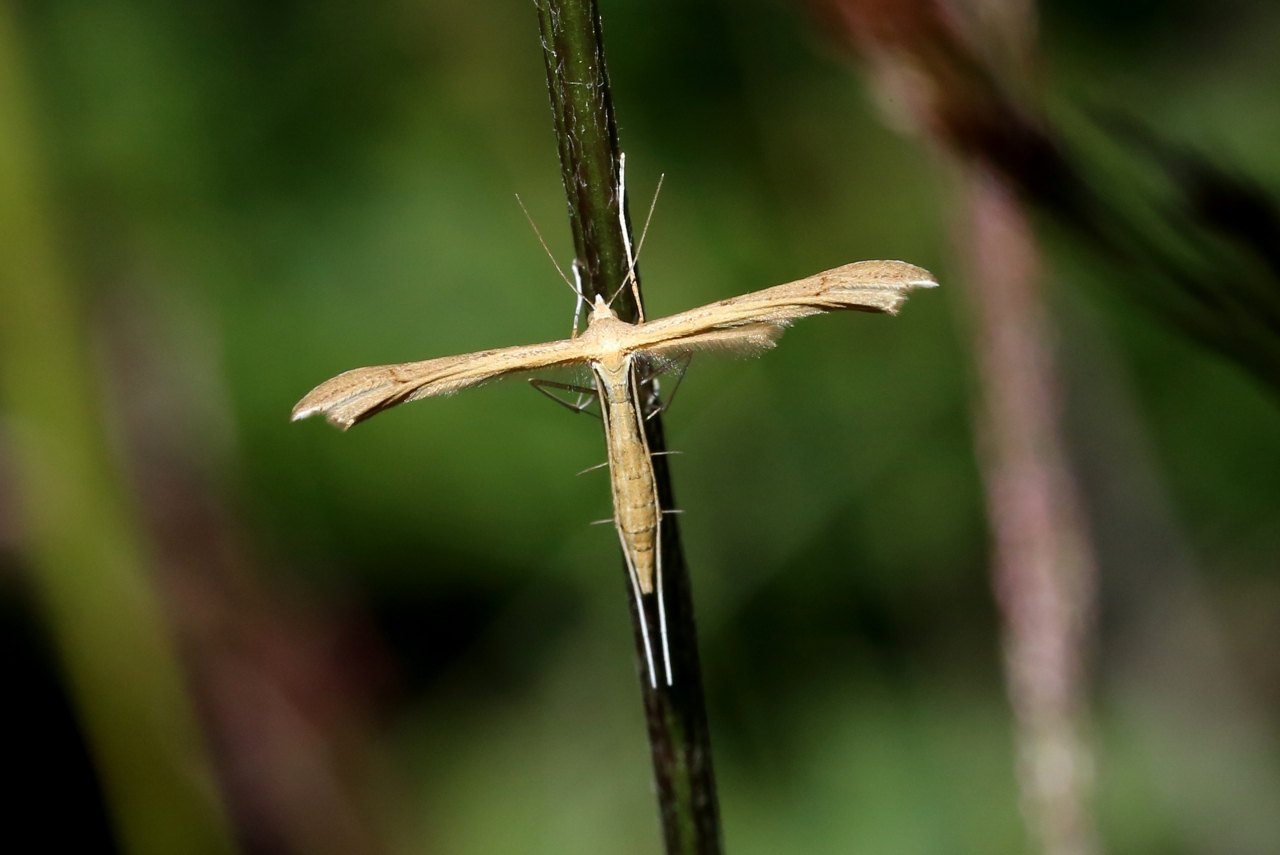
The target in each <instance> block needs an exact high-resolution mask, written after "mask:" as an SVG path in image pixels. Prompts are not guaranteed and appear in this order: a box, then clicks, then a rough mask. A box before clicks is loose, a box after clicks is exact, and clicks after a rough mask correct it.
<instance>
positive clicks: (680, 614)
mask: <svg viewBox="0 0 1280 855" xmlns="http://www.w3.org/2000/svg"><path fill="white" fill-rule="evenodd" d="M537 7H538V19H539V23H540V25H541V34H542V46H543V51H544V57H545V59H546V65H547V87H548V89H549V90H550V93H551V107H552V113H553V114H554V116H555V126H556V138H557V140H558V142H559V146H560V166H561V171H562V173H563V177H564V186H565V193H566V195H567V197H568V202H569V222H570V226H571V227H572V229H573V242H574V250H575V253H576V257H577V260H576V262H575V263H576V264H577V265H578V267H579V271H580V273H581V274H582V287H583V293H584V294H585V296H586V297H587V299H588V300H590V299H591V298H592V297H593V296H594V295H597V294H602V295H604V296H605V298H606V299H608V298H609V297H611V296H613V292H614V291H616V290H617V289H618V287H619V286H620V285H621V284H622V282H623V281H624V277H625V276H626V273H627V253H626V245H627V244H626V241H627V239H628V238H627V236H625V235H624V234H623V226H622V223H621V221H620V219H619V216H618V214H619V205H620V204H623V205H624V207H625V200H620V199H619V198H618V192H617V188H618V172H619V169H618V164H619V150H618V129H617V125H616V124H615V122H614V115H613V100H612V97H611V95H610V92H609V76H608V72H607V70H606V68H605V61H604V43H603V40H602V36H601V25H600V12H599V9H598V7H597V5H596V2H595V0H537ZM623 213H624V215H625V214H626V212H625V210H624V211H623ZM628 222H629V217H628ZM631 245H632V246H634V245H635V244H634V242H632V244H631ZM637 275H638V274H637ZM639 309H640V307H639V306H637V305H636V302H635V300H634V299H633V297H632V295H631V293H630V289H629V288H628V289H627V291H625V292H623V294H622V295H620V296H619V298H618V304H617V309H616V311H617V312H618V314H619V316H620V317H622V318H624V319H626V320H631V321H634V320H635V319H636V318H637V317H638V316H639ZM645 431H646V434H647V437H648V441H649V447H650V449H651V450H653V451H655V452H656V451H664V450H666V440H665V437H664V435H663V429H662V420H661V417H660V416H655V417H654V418H652V419H650V420H648V422H647V423H646V426H645ZM653 463H654V472H655V475H656V476H657V481H658V494H659V497H660V499H661V502H662V507H663V508H673V507H675V495H674V491H673V490H672V486H671V475H670V471H669V469H668V466H667V458H666V457H665V456H657V457H655V458H654V459H653ZM661 560H662V572H663V577H664V580H665V599H666V610H667V622H668V627H667V630H668V638H669V643H670V649H671V667H672V674H673V678H674V679H673V681H672V682H673V685H671V686H663V685H659V686H657V687H656V688H655V687H654V686H652V685H651V683H650V680H649V673H648V669H647V668H646V667H645V665H644V662H645V648H644V642H643V640H642V632H641V628H642V626H643V623H642V622H643V621H646V620H649V623H650V625H649V627H648V634H649V637H651V638H653V639H657V638H659V637H660V636H659V628H658V627H657V626H656V625H655V624H656V621H654V620H651V619H650V618H647V617H646V616H645V615H644V614H642V613H640V612H638V611H637V609H636V605H635V601H634V599H633V598H632V597H631V596H630V595H628V597H627V602H628V603H629V604H630V608H631V617H632V623H633V628H634V630H635V640H636V650H637V663H638V669H639V672H640V685H641V692H642V694H643V697H644V709H645V717H646V719H647V722H648V727H649V744H650V748H651V750H652V754H653V768H654V778H655V782H656V785H657V792H658V807H659V812H660V814H661V818H662V830H663V837H664V839H665V841H666V849H667V852H668V853H670V855H676V853H679V855H693V853H698V855H712V853H719V852H720V851H721V842H720V816H719V806H718V803H717V800H716V788H715V775H714V772H713V769H712V762H711V739H710V731H709V729H708V727H707V713H706V703H705V700H704V697H703V689H702V674H701V670H700V667H699V662H698V642H697V631H696V627H695V624H694V616H693V597H692V592H691V590H690V584H689V575H688V569H687V567H686V565H685V560H684V551H683V549H682V548H681V545H680V530H679V526H678V525H677V523H676V518H675V517H673V516H668V517H666V518H664V519H663V521H662V555H661ZM624 570H625V565H624ZM624 575H625V574H624ZM628 584H629V579H628ZM659 682H660V683H661V681H659Z"/></svg>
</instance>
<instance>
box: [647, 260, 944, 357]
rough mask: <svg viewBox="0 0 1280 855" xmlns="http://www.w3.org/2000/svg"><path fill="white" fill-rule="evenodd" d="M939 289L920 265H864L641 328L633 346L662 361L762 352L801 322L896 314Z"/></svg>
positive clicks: (724, 302) (653, 322)
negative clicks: (915, 295)
mask: <svg viewBox="0 0 1280 855" xmlns="http://www.w3.org/2000/svg"><path fill="white" fill-rule="evenodd" d="M937 284H938V282H937V280H936V279H934V278H933V274H931V273H929V271H927V270H924V269H923V268H920V267H916V266H915V265H914V264H907V263H906V262H903V261H860V262H857V263H855V264H846V265H844V266H843V267H837V268H835V269H833V270H828V271H826V272H824V273H818V274H816V275H814V276H810V277H808V278H806V279H801V280H799V281H796V282H788V283H787V284H785V285H778V286H775V287H773V288H766V289H764V290H763V291H754V292H752V293H750V294H743V295H742V296H740V297H733V298H730V299H728V300H721V301H719V302H718V303H710V304H708V305H706V306H702V307H700V308H697V309H691V310H689V311H687V312H681V313H680V314H678V315H671V316H669V317H666V318H659V319H658V320H654V321H649V322H648V323H644V324H639V325H637V326H636V328H635V330H634V332H632V333H631V334H630V336H629V337H628V341H627V346H628V348H629V349H632V350H636V351H642V352H645V353H648V354H652V355H653V356H655V357H658V358H674V357H676V356H679V355H681V354H684V353H691V352H694V351H699V350H723V351H729V352H733V353H738V354H751V353H759V352H760V351H762V350H768V349H769V348H771V347H773V345H774V343H775V342H776V341H777V339H778V337H779V336H780V335H782V333H783V332H784V331H785V330H786V328H787V327H788V326H790V325H791V323H792V322H793V321H795V320H797V319H799V318H804V317H808V316H809V315H817V314H821V313H822V312H832V311H840V310H855V311H862V312H888V313H890V314H894V313H896V312H897V311H898V309H899V308H900V307H901V306H902V304H903V303H904V302H906V299H907V294H908V293H909V292H910V291H912V290H914V289H916V288H932V287H934V286H936V285H937Z"/></svg>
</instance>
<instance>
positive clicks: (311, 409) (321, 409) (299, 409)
mask: <svg viewBox="0 0 1280 855" xmlns="http://www.w3.org/2000/svg"><path fill="white" fill-rule="evenodd" d="M306 403H307V400H306V399H305V398H304V399H302V400H301V401H299V402H298V405H297V406H296V407H294V408H293V412H292V413H291V414H290V415H289V421H291V422H300V421H302V420H303V419H309V418H311V417H312V416H314V415H316V414H317V413H323V414H324V418H325V421H327V422H328V423H329V424H331V425H333V426H334V427H336V428H337V429H338V430H341V431H345V430H347V429H348V428H350V427H351V426H352V425H354V424H355V423H356V421H357V420H356V419H351V418H344V417H343V416H340V415H339V414H338V413H336V412H332V411H331V408H330V407H329V406H326V405H324V404H314V405H312V406H305V404H306Z"/></svg>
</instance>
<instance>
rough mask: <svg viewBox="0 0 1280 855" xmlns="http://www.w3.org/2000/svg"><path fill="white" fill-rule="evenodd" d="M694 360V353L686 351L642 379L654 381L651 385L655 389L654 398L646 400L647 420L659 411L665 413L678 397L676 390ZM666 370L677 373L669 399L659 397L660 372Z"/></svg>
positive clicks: (678, 388) (677, 390) (645, 415)
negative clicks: (658, 378)
mask: <svg viewBox="0 0 1280 855" xmlns="http://www.w3.org/2000/svg"><path fill="white" fill-rule="evenodd" d="M692 360H693V354H692V353H686V354H685V355H684V356H681V357H680V358H679V359H673V360H671V361H670V362H668V363H666V364H665V365H663V366H662V367H661V368H656V369H655V370H654V371H653V373H652V374H650V375H649V376H648V377H645V378H643V379H642V380H641V382H642V383H648V382H650V381H652V384H651V387H652V389H653V394H652V400H650V401H646V402H645V404H646V406H645V414H644V420H645V421H649V419H651V418H653V417H654V416H656V415H657V414H658V413H665V412H666V411H667V408H669V407H670V406H671V402H672V401H674V400H675V399H676V392H679V391H680V384H681V383H682V382H683V381H684V375H685V372H686V371H688V370H689V363H690V362H691V361H692ZM666 372H671V373H672V374H674V375H675V383H673V384H672V386H671V394H670V395H668V396H667V399H666V400H665V401H664V400H662V398H661V397H659V394H658V393H659V389H658V380H657V377H658V375H659V374H663V373H666Z"/></svg>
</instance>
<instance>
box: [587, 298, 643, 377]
mask: <svg viewBox="0 0 1280 855" xmlns="http://www.w3.org/2000/svg"><path fill="white" fill-rule="evenodd" d="M634 326H635V325H634V324H629V323H627V322H626V321H624V320H621V319H620V318H619V317H618V316H617V315H615V314H614V313H613V310H612V309H610V308H609V305H608V304H607V303H606V302H605V301H604V298H603V297H600V296H597V297H596V300H595V304H594V305H593V306H592V307H591V317H590V319H589V320H588V322H587V330H586V332H585V333H583V336H584V337H589V338H591V339H593V340H594V342H593V343H594V344H595V346H596V347H595V356H594V357H593V361H595V362H598V363H600V364H601V365H602V366H604V367H605V368H606V369H608V370H609V371H610V372H611V373H612V372H618V371H621V370H622V369H623V367H624V366H625V364H626V358H627V351H626V350H625V349H624V341H625V340H626V338H627V334H628V333H629V332H630V331H631V330H632V329H634Z"/></svg>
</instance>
